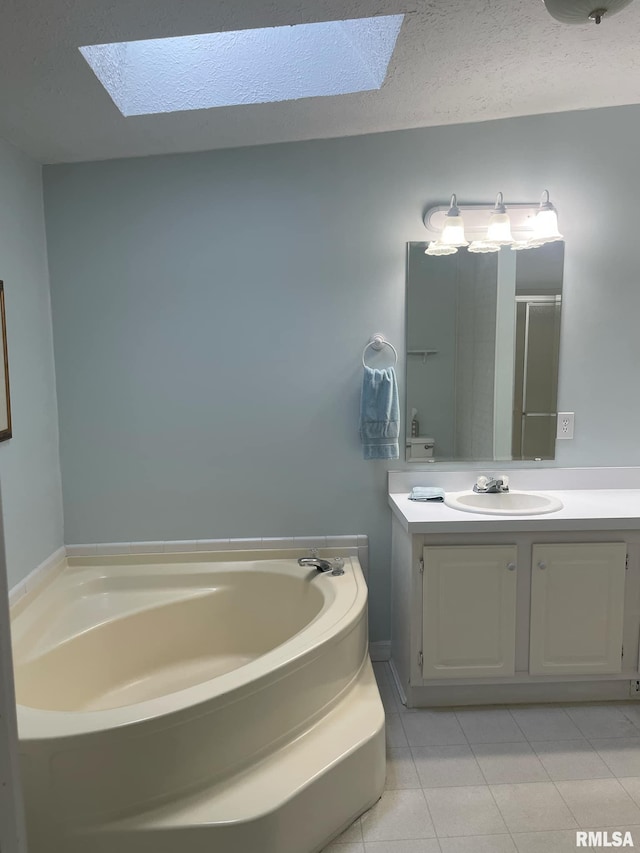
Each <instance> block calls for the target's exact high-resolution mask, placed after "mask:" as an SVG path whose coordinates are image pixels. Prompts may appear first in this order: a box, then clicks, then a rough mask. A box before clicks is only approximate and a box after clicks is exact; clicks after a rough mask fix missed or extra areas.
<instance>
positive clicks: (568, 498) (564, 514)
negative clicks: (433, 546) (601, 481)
mask: <svg viewBox="0 0 640 853" xmlns="http://www.w3.org/2000/svg"><path fill="white" fill-rule="evenodd" d="M451 491H453V490H451ZM535 491H536V492H538V493H541V494H545V495H553V496H554V497H557V498H559V499H560V500H561V501H562V503H563V508H562V509H559V510H558V511H557V512H550V513H547V514H546V515H511V516H509V515H489V514H484V513H476V512H462V511H461V510H457V509H451V508H450V507H448V506H446V505H445V504H444V503H442V502H441V501H427V502H420V501H410V500H409V492H397V493H391V494H389V505H390V506H391V509H392V510H393V512H394V514H395V515H396V516H397V518H398V519H399V520H400V522H401V524H402V526H403V528H404V529H405V530H406V531H407V532H408V533H508V532H509V531H510V530H513V531H527V530H638V529H640V489H589V490H586V489H584V490H583V489H567V490H564V491H551V490H550V489H544V490H543V489H535Z"/></svg>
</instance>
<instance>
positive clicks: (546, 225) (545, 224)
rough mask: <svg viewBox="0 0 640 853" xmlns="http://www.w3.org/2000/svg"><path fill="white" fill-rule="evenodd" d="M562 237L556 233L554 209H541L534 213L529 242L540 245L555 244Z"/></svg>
mask: <svg viewBox="0 0 640 853" xmlns="http://www.w3.org/2000/svg"><path fill="white" fill-rule="evenodd" d="M563 239H564V237H563V236H562V234H561V233H560V232H559V231H558V214H557V212H556V210H555V208H554V207H551V206H549V207H546V208H541V209H540V210H539V211H538V212H537V213H536V218H535V220H534V223H533V234H532V235H531V242H532V243H538V245H542V244H543V243H555V242H556V240H563Z"/></svg>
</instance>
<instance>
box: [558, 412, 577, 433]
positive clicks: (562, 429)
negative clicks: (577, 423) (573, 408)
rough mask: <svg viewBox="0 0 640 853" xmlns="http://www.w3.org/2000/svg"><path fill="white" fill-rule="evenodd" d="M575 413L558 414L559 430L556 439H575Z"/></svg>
mask: <svg viewBox="0 0 640 853" xmlns="http://www.w3.org/2000/svg"><path fill="white" fill-rule="evenodd" d="M574 419H575V414H574V413H573V412H558V429H557V432H556V438H573V422H574Z"/></svg>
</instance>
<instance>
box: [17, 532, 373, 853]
mask: <svg viewBox="0 0 640 853" xmlns="http://www.w3.org/2000/svg"><path fill="white" fill-rule="evenodd" d="M353 547H356V548H357V545H356V546H353ZM299 550H300V549H299V548H298V549H297V550H295V551H294V552H292V551H287V550H285V551H278V550H277V549H273V550H271V551H262V552H256V551H251V552H242V551H240V550H236V551H226V552H218V553H215V552H211V553H204V552H193V553H184V554H182V555H181V556H180V558H179V559H176V556H175V555H171V554H164V553H163V554H156V555H145V554H136V555H133V554H129V555H127V556H125V555H122V556H119V557H113V556H111V557H110V556H106V555H105V556H94V557H70V558H68V565H67V567H66V568H65V569H64V570H63V571H61V572H60V574H58V575H57V576H56V577H55V578H54V579H53V580H52V582H51V583H49V584H47V585H46V587H45V588H43V589H42V590H41V592H40V593H39V594H38V593H37V592H36V593H34V594H31V595H30V594H27V595H26V596H24V597H23V598H22V599H20V600H19V601H18V603H17V604H16V605H15V607H14V610H13V620H12V622H13V638H14V663H15V673H16V685H17V686H16V694H17V700H18V727H19V735H20V747H21V753H22V756H23V763H24V770H23V774H24V784H25V796H26V802H27V814H28V830H29V845H30V847H29V849H30V851H33V853H45V851H46V853H86V851H87V850H100V851H101V853H116V851H117V853H139V851H147V850H149V851H150V850H153V851H154V853H175V850H176V849H180V850H182V851H184V853H205V851H207V853H208V851H210V850H211V849H220V850H224V851H225V853H314V852H315V851H317V850H320V849H322V847H323V846H324V845H325V844H327V843H328V842H329V841H330V840H331V838H332V837H334V836H335V835H336V834H338V833H339V832H340V831H341V830H342V829H343V828H344V827H345V826H346V825H348V823H349V822H350V821H351V820H353V819H354V818H355V817H356V816H357V815H358V814H360V813H361V812H362V811H364V810H365V809H366V808H368V807H369V806H370V805H371V804H372V803H373V802H375V800H376V799H377V798H378V797H379V796H380V793H381V791H382V787H383V784H384V712H383V710H382V705H381V702H380V697H379V694H378V691H377V688H376V685H375V681H374V680H373V675H372V671H371V665H370V663H369V658H368V654H367V617H366V603H367V589H366V584H365V582H364V578H363V575H362V572H361V570H360V566H359V564H358V561H357V558H356V557H355V556H347V558H346V562H345V574H344V575H343V576H339V577H333V576H329V575H322V574H320V573H318V572H316V571H315V569H314V570H312V571H310V570H308V569H305V568H301V567H300V566H298V564H297V561H296V560H295V559H294V556H295V557H297V556H300V554H299V553H298V552H299ZM329 550H331V549H329ZM322 555H324V556H333V554H330V553H328V552H327V551H325V552H321V556H322ZM318 806H320V807H318Z"/></svg>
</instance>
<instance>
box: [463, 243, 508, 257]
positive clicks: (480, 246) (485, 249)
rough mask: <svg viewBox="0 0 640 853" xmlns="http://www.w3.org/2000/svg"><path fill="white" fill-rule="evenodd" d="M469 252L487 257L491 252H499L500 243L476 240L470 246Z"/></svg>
mask: <svg viewBox="0 0 640 853" xmlns="http://www.w3.org/2000/svg"><path fill="white" fill-rule="evenodd" d="M469 251H470V252H474V253H476V254H481V255H486V254H488V253H489V252H499V251H500V244H499V243H490V242H489V241H488V240H474V241H473V243H471V245H470V246H469Z"/></svg>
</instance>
